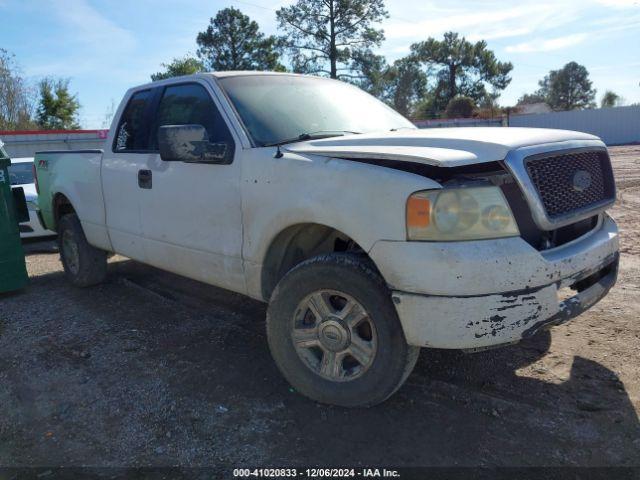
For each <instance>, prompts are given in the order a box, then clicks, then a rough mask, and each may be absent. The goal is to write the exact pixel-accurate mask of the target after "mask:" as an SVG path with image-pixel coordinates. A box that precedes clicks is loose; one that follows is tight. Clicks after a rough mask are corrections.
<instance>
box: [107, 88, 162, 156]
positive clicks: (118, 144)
mask: <svg viewBox="0 0 640 480" xmlns="http://www.w3.org/2000/svg"><path fill="white" fill-rule="evenodd" d="M152 98H153V93H152V90H142V91H140V92H136V93H134V94H133V95H132V96H131V98H130V99H129V102H128V103H127V106H126V108H125V109H124V112H123V113H122V117H121V118H120V122H119V123H118V128H117V129H116V134H115V138H114V141H113V151H114V152H144V151H148V150H149V125H148V122H147V115H148V110H149V106H150V104H151V100H152Z"/></svg>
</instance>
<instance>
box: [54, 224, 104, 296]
mask: <svg viewBox="0 0 640 480" xmlns="http://www.w3.org/2000/svg"><path fill="white" fill-rule="evenodd" d="M59 225H60V228H59V231H58V245H59V247H60V260H61V261H62V266H63V267H64V272H65V274H66V275H67V278H68V279H69V281H70V282H71V283H72V284H73V285H75V286H76V287H89V286H91V285H96V284H98V283H101V282H102V281H103V280H104V279H105V277H106V276H107V252H105V251H104V250H99V249H97V248H95V247H92V246H91V245H89V243H88V242H87V238H86V237H85V235H84V231H83V230H82V225H81V224H80V220H79V219H78V216H77V215H76V214H67V215H64V216H63V217H62V218H61V219H60V223H59Z"/></svg>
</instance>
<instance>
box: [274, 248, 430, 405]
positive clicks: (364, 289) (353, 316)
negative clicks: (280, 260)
mask: <svg viewBox="0 0 640 480" xmlns="http://www.w3.org/2000/svg"><path fill="white" fill-rule="evenodd" d="M267 337H268V340H269V347H270V349H271V353H272V355H273V358H274V359H275V361H276V364H277V365H278V367H279V368H280V370H281V372H282V373H283V375H284V376H285V378H286V379H287V380H288V381H289V382H290V383H291V384H292V385H293V386H294V387H295V388H296V389H297V390H298V391H299V392H301V393H302V394H304V395H306V396H308V397H310V398H312V399H314V400H317V401H319V402H322V403H329V404H334V405H341V406H347V407H354V406H370V405H375V404H377V403H380V402H382V401H384V400H385V399H387V398H388V397H389V396H390V395H392V394H393V393H394V392H395V391H396V390H397V389H398V388H400V386H401V385H402V383H403V382H404V381H405V379H406V378H407V376H408V375H409V373H410V372H411V370H412V369H413V367H414V365H415V363H416V360H417V358H418V354H419V351H420V349H419V348H417V347H411V346H409V345H407V342H406V340H405V338H404V334H403V332H402V327H401V325H400V321H399V320H398V316H397V314H396V311H395V308H394V306H393V304H392V302H391V293H390V292H389V290H388V288H387V286H386V284H385V282H384V280H383V279H382V278H381V277H380V275H379V274H378V273H377V271H376V270H375V267H374V266H373V265H372V264H371V262H370V261H368V260H367V259H364V258H361V257H359V256H357V255H350V254H342V253H341V254H328V255H321V256H318V257H315V258H312V259H310V260H307V261H305V262H303V263H301V264H299V265H298V266H296V267H294V268H293V269H292V270H291V271H290V272H288V273H287V274H286V275H285V277H284V278H283V279H282V280H281V281H280V283H279V284H278V286H277V287H276V290H275V291H274V293H273V295H272V298H271V302H270V304H269V309H268V312H267Z"/></svg>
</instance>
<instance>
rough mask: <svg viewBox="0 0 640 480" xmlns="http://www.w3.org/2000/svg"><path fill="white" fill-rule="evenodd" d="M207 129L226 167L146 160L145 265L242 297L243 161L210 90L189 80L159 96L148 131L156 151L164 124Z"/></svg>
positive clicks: (143, 199) (154, 158)
mask: <svg viewBox="0 0 640 480" xmlns="http://www.w3.org/2000/svg"><path fill="white" fill-rule="evenodd" d="M194 124H196V125H202V126H203V127H204V128H205V129H206V131H207V134H208V136H209V141H210V142H211V143H226V144H227V150H228V152H227V153H228V155H230V159H232V160H231V162H230V163H229V164H228V165H222V164H211V163H184V162H181V161H163V160H162V159H161V158H160V155H159V153H154V154H153V155H151V156H150V157H149V160H148V162H147V165H146V168H145V169H144V170H147V171H146V172H143V173H142V175H143V181H142V182H141V184H140V185H141V186H140V197H139V198H140V218H141V224H142V231H143V236H144V244H145V254H146V259H147V262H148V263H150V264H152V265H154V266H157V267H159V268H162V269H164V270H168V271H171V272H174V273H177V274H180V275H184V276H187V277H189V278H193V279H196V280H200V281H203V282H206V283H209V284H212V285H216V286H220V287H223V288H228V289H231V290H234V291H237V292H243V293H244V292H245V282H244V273H243V266H242V256H241V254H242V215H241V198H240V162H239V158H238V152H239V151H241V149H240V148H236V140H235V139H234V137H233V135H232V134H231V131H230V129H229V128H228V126H227V124H226V122H225V119H224V118H223V116H222V115H221V114H220V109H219V106H218V105H217V104H216V102H215V101H214V96H213V92H212V90H211V87H210V86H209V85H207V84H205V83H200V82H193V81H192V82H188V83H181V84H173V85H167V86H165V87H163V89H162V92H161V93H160V99H159V103H158V106H157V108H156V111H155V114H154V119H153V121H152V128H151V141H150V143H151V146H152V149H154V150H155V151H156V152H157V150H158V140H157V138H158V128H159V127H161V126H163V125H194Z"/></svg>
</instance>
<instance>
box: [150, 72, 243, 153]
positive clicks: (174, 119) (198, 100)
mask: <svg viewBox="0 0 640 480" xmlns="http://www.w3.org/2000/svg"><path fill="white" fill-rule="evenodd" d="M163 125H202V126H203V127H204V128H205V130H206V131H207V134H208V136H209V142H210V143H226V144H227V145H228V147H227V152H228V155H230V159H232V158H233V150H234V141H233V137H232V136H231V132H230V131H229V128H228V127H227V124H226V123H225V121H224V119H223V118H222V115H221V114H220V112H219V111H218V108H217V107H216V105H215V103H214V102H213V99H212V98H211V96H210V95H209V92H207V90H206V89H205V88H204V87H203V86H202V85H199V84H197V83H187V84H181V85H172V86H169V87H167V88H165V90H164V92H163V94H162V99H161V100H160V104H159V105H158V111H157V114H156V120H155V122H154V126H153V128H152V137H151V138H152V139H151V144H152V148H153V149H154V150H157V148H158V129H159V128H160V127H161V126H163Z"/></svg>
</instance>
